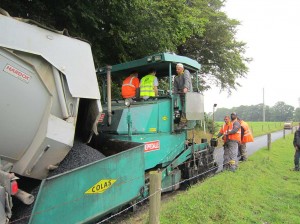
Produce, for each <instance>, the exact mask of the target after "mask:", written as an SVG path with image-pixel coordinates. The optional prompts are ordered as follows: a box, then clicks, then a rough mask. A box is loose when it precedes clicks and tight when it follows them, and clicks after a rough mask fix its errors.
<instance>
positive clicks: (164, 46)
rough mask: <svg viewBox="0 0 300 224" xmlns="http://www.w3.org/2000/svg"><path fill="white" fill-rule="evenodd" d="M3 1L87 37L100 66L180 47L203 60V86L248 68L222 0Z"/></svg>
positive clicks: (232, 84) (228, 81) (226, 82)
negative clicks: (224, 10)
mask: <svg viewBox="0 0 300 224" xmlns="http://www.w3.org/2000/svg"><path fill="white" fill-rule="evenodd" d="M1 7H3V8H4V9H6V10H7V11H8V12H9V13H10V14H11V15H12V16H20V17H24V18H28V19H33V20H36V21H38V22H40V23H42V24H44V25H47V26H49V27H52V28H55V29H58V30H62V29H64V28H67V29H68V31H69V32H68V33H69V34H70V35H71V36H75V37H79V38H83V39H86V40H87V41H89V42H90V43H92V50H93V55H94V60H95V64H96V65H95V66H96V67H100V66H103V65H106V64H116V63H121V62H124V61H128V60H132V59H136V58H141V57H144V56H146V55H149V54H152V53H157V52H165V51H169V52H176V53H179V54H182V55H187V56H189V57H191V58H194V59H196V60H198V61H199V62H200V63H201V64H202V71H201V72H202V74H203V76H202V77H203V78H202V84H203V85H202V86H203V88H202V90H205V89H207V88H209V85H210V82H215V83H217V84H218V85H220V87H221V88H222V89H228V90H229V91H230V88H236V85H238V83H236V79H237V78H238V77H244V76H245V73H246V72H247V67H246V64H245V63H247V62H248V61H249V59H248V58H245V57H244V56H243V54H244V46H245V44H244V43H242V42H238V41H236V40H235V34H236V31H235V29H236V27H237V26H238V25H239V22H238V21H236V20H231V19H229V18H228V17H227V16H226V14H225V13H224V12H221V8H222V7H223V1H221V0H151V1H149V0H130V1H128V0H101V1H91V0H86V1H79V0H73V1H71V0H56V1H53V0H44V1H41V0H33V1H24V0H15V1H10V0H2V1H1Z"/></svg>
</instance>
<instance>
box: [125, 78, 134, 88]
mask: <svg viewBox="0 0 300 224" xmlns="http://www.w3.org/2000/svg"><path fill="white" fill-rule="evenodd" d="M134 78H135V77H131V79H130V81H129V83H125V84H123V85H122V86H131V87H135V86H134V85H132V80H133V79H134Z"/></svg>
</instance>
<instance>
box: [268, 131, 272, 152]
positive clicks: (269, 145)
mask: <svg viewBox="0 0 300 224" xmlns="http://www.w3.org/2000/svg"><path fill="white" fill-rule="evenodd" d="M270 149H271V133H268V150H270Z"/></svg>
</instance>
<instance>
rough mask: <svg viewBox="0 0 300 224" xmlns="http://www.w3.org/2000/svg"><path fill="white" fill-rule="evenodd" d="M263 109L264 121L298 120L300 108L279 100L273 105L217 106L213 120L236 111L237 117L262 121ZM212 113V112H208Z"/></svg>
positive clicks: (220, 119) (220, 118) (219, 119)
mask: <svg viewBox="0 0 300 224" xmlns="http://www.w3.org/2000/svg"><path fill="white" fill-rule="evenodd" d="M263 111H265V121H282V122H284V121H300V108H299V107H298V108H294V107H293V106H291V105H287V104H286V103H284V102H282V101H279V102H277V103H276V104H275V105H274V106H273V107H270V106H265V108H264V106H263V104H257V105H251V106H243V105H242V106H239V107H233V108H230V109H228V108H218V109H217V110H216V111H215V114H214V119H215V121H223V119H224V116H225V115H230V114H231V113H232V112H236V113H237V115H238V117H240V118H241V119H243V120H245V121H263V113H264V112H263ZM210 115H212V114H210Z"/></svg>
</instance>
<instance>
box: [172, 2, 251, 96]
mask: <svg viewBox="0 0 300 224" xmlns="http://www.w3.org/2000/svg"><path fill="white" fill-rule="evenodd" d="M189 2H190V5H191V7H193V8H198V9H201V10H195V15H194V17H195V18H197V17H198V18H205V19H206V23H205V29H204V32H200V33H199V32H194V33H193V35H192V36H191V37H190V38H189V39H188V40H187V41H186V42H185V43H183V44H182V45H180V46H179V47H178V51H179V53H180V54H182V55H187V56H189V57H192V58H195V59H197V60H198V61H199V62H200V64H201V65H202V69H201V73H202V76H203V79H202V89H203V90H206V89H209V88H210V86H211V84H212V83H214V84H217V85H218V86H220V88H221V90H224V89H226V90H227V91H228V92H229V93H231V89H236V87H237V86H240V84H239V83H237V82H236V79H237V78H240V77H245V76H246V73H247V71H248V67H247V65H246V63H248V62H250V61H251V58H247V57H245V56H244V53H245V45H246V44H245V43H243V42H240V41H237V40H236V39H235V35H236V27H237V26H238V25H240V23H239V22H238V21H237V20H234V19H229V18H228V17H227V15H226V14H225V13H224V12H222V11H221V8H222V7H223V1H219V0H193V1H189Z"/></svg>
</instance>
